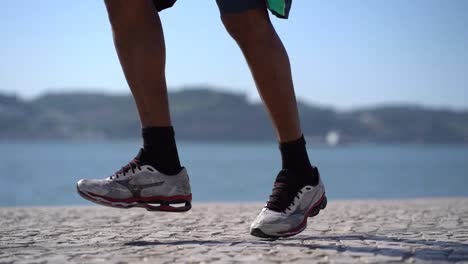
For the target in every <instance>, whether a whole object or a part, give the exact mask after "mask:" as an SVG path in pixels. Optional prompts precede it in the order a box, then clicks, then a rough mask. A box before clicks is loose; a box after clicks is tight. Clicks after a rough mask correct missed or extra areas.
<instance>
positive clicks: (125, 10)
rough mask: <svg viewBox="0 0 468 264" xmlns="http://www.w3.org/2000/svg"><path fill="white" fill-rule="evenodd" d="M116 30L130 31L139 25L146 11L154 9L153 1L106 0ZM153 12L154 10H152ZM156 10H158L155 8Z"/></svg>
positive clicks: (110, 18) (111, 21)
mask: <svg viewBox="0 0 468 264" xmlns="http://www.w3.org/2000/svg"><path fill="white" fill-rule="evenodd" d="M104 2H105V4H106V9H107V13H108V15H109V20H110V23H111V25H112V28H113V30H114V31H119V32H121V31H124V32H125V31H129V30H132V29H133V28H135V27H137V26H138V23H139V21H140V20H141V18H142V17H143V16H144V14H145V11H146V12H148V11H149V10H148V9H154V8H155V7H154V6H153V4H152V2H151V1H149V0H148V1H140V0H138V1H128V0H104ZM151 12H153V10H151ZM154 12H156V11H155V10H154Z"/></svg>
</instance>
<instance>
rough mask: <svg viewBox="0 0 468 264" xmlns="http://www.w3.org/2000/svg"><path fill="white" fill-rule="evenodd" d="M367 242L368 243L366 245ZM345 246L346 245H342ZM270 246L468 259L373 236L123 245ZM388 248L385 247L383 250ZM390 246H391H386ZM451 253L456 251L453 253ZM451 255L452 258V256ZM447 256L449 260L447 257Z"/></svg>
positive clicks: (432, 244) (465, 250) (464, 251)
mask: <svg viewBox="0 0 468 264" xmlns="http://www.w3.org/2000/svg"><path fill="white" fill-rule="evenodd" d="M312 241H322V242H324V241H329V242H339V241H350V242H351V241H356V243H353V244H357V243H365V244H366V245H365V246H355V245H352V246H348V245H336V244H329V245H324V244H323V243H322V244H318V243H316V244H314V243H313V242H312ZM372 241H374V242H384V243H389V245H385V244H380V245H378V247H377V244H373V243H372ZM369 242H370V243H371V244H370V245H369ZM344 243H346V242H344ZM265 244H269V245H271V246H284V247H297V248H307V249H311V250H314V249H323V250H334V251H336V252H352V253H358V254H359V253H362V254H373V255H382V256H389V257H401V258H402V259H403V260H405V259H408V258H411V257H412V258H417V259H421V260H431V261H436V260H440V261H450V262H457V261H467V260H468V244H464V243H460V242H450V241H435V240H423V239H404V238H395V237H385V236H373V235H356V234H352V235H332V236H312V237H294V238H286V239H278V240H271V239H270V240H266V239H263V240H262V239H259V240H229V239H224V240H223V239H221V240H215V239H213V240H204V239H200V240H195V239H192V240H171V241H163V240H161V241H131V242H127V243H125V245H126V246H159V245H165V246H182V245H202V246H208V247H209V246H219V245H224V246H233V245H265ZM410 245H412V247H416V249H413V250H412V249H410V248H408V247H409V246H410ZM386 246H387V247H386ZM388 246H391V247H388ZM454 251H456V252H455V253H454ZM452 254H453V255H452ZM449 256H450V258H449Z"/></svg>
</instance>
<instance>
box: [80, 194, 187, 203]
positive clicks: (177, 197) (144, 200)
mask: <svg viewBox="0 0 468 264" xmlns="http://www.w3.org/2000/svg"><path fill="white" fill-rule="evenodd" d="M88 193H89V194H90V195H92V196H96V197H100V198H103V199H106V200H107V201H109V202H120V203H135V202H140V203H149V202H153V201H165V202H170V201H174V200H184V201H189V202H190V201H192V194H188V195H174V196H151V197H139V198H135V197H132V198H127V199H116V198H110V197H106V196H102V195H98V194H95V193H92V192H88Z"/></svg>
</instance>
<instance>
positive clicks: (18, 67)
mask: <svg viewBox="0 0 468 264" xmlns="http://www.w3.org/2000/svg"><path fill="white" fill-rule="evenodd" d="M467 14H468V1H466V0H450V1H446V0H411V1H408V0H392V1H385V0H361V1H350V0H336V1H311V0H302V1H298V0H295V2H294V3H293V9H292V12H291V18H290V19H289V20H278V19H274V24H275V25H276V27H277V30H278V32H279V34H280V36H281V37H282V39H283V41H284V43H285V45H286V47H287V49H288V51H289V55H290V58H291V63H292V67H293V72H294V79H295V85H296V92H297V94H298V96H299V97H301V98H303V99H305V100H307V101H309V102H314V103H319V104H326V105H331V106H337V107H340V108H349V107H356V106H363V105H373V104H378V103H393V102H403V103H406V102H410V103H418V104H424V105H430V106H448V107H451V108H458V109H460V108H463V109H468V96H467V95H468V92H467V91H468V15H467ZM161 17H162V20H163V25H164V27H165V33H166V42H167V58H168V62H167V79H168V84H169V86H170V89H180V88H181V87H183V86H185V85H193V84H210V85H214V86H221V87H224V89H229V90H234V91H238V92H244V93H247V94H248V95H249V96H250V97H251V98H258V97H257V95H256V90H255V86H254V83H253V81H252V78H251V76H250V74H249V71H248V68H247V66H246V64H245V62H244V60H243V57H242V55H241V53H240V51H239V49H238V48H237V47H236V45H235V43H234V42H233V41H231V39H230V38H229V37H228V35H227V34H226V32H225V31H224V29H223V27H222V25H221V23H220V20H219V14H218V10H217V7H216V3H215V1H214V0H201V1H196V0H188V1H185V0H179V2H178V3H177V4H176V5H175V6H174V8H172V9H170V10H167V11H164V12H162V13H161ZM0 36H1V41H0V91H1V92H5V91H6V92H9V93H16V94H18V95H21V96H24V97H32V96H36V95H38V94H40V93H42V92H44V91H50V90H53V91H57V90H60V91H69V90H81V89H85V90H96V91H103V90H104V91H111V92H117V93H124V92H128V87H127V84H126V82H125V80H124V78H123V75H122V72H121V69H120V66H119V64H118V60H117V57H116V54H115V51H114V48H113V44H112V38H111V31H110V26H109V23H108V20H107V14H106V11H105V8H104V3H103V1H96V0H80V1H61V0H44V1H30V0H5V1H2V7H1V8H0Z"/></svg>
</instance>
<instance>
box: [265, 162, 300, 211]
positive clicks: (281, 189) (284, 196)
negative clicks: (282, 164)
mask: <svg viewBox="0 0 468 264" xmlns="http://www.w3.org/2000/svg"><path fill="white" fill-rule="evenodd" d="M287 173H288V171H287V170H281V171H280V172H279V173H278V176H277V177H276V181H275V184H274V186H273V191H272V194H271V195H270V199H268V202H267V206H266V207H267V208H268V209H270V210H273V211H276V212H283V213H284V212H285V211H286V210H287V209H290V207H291V206H292V205H294V199H295V198H299V193H302V192H301V190H298V189H299V188H298V187H297V186H295V185H294V184H291V183H288V180H287V179H286V177H287ZM289 182H290V181H289Z"/></svg>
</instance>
